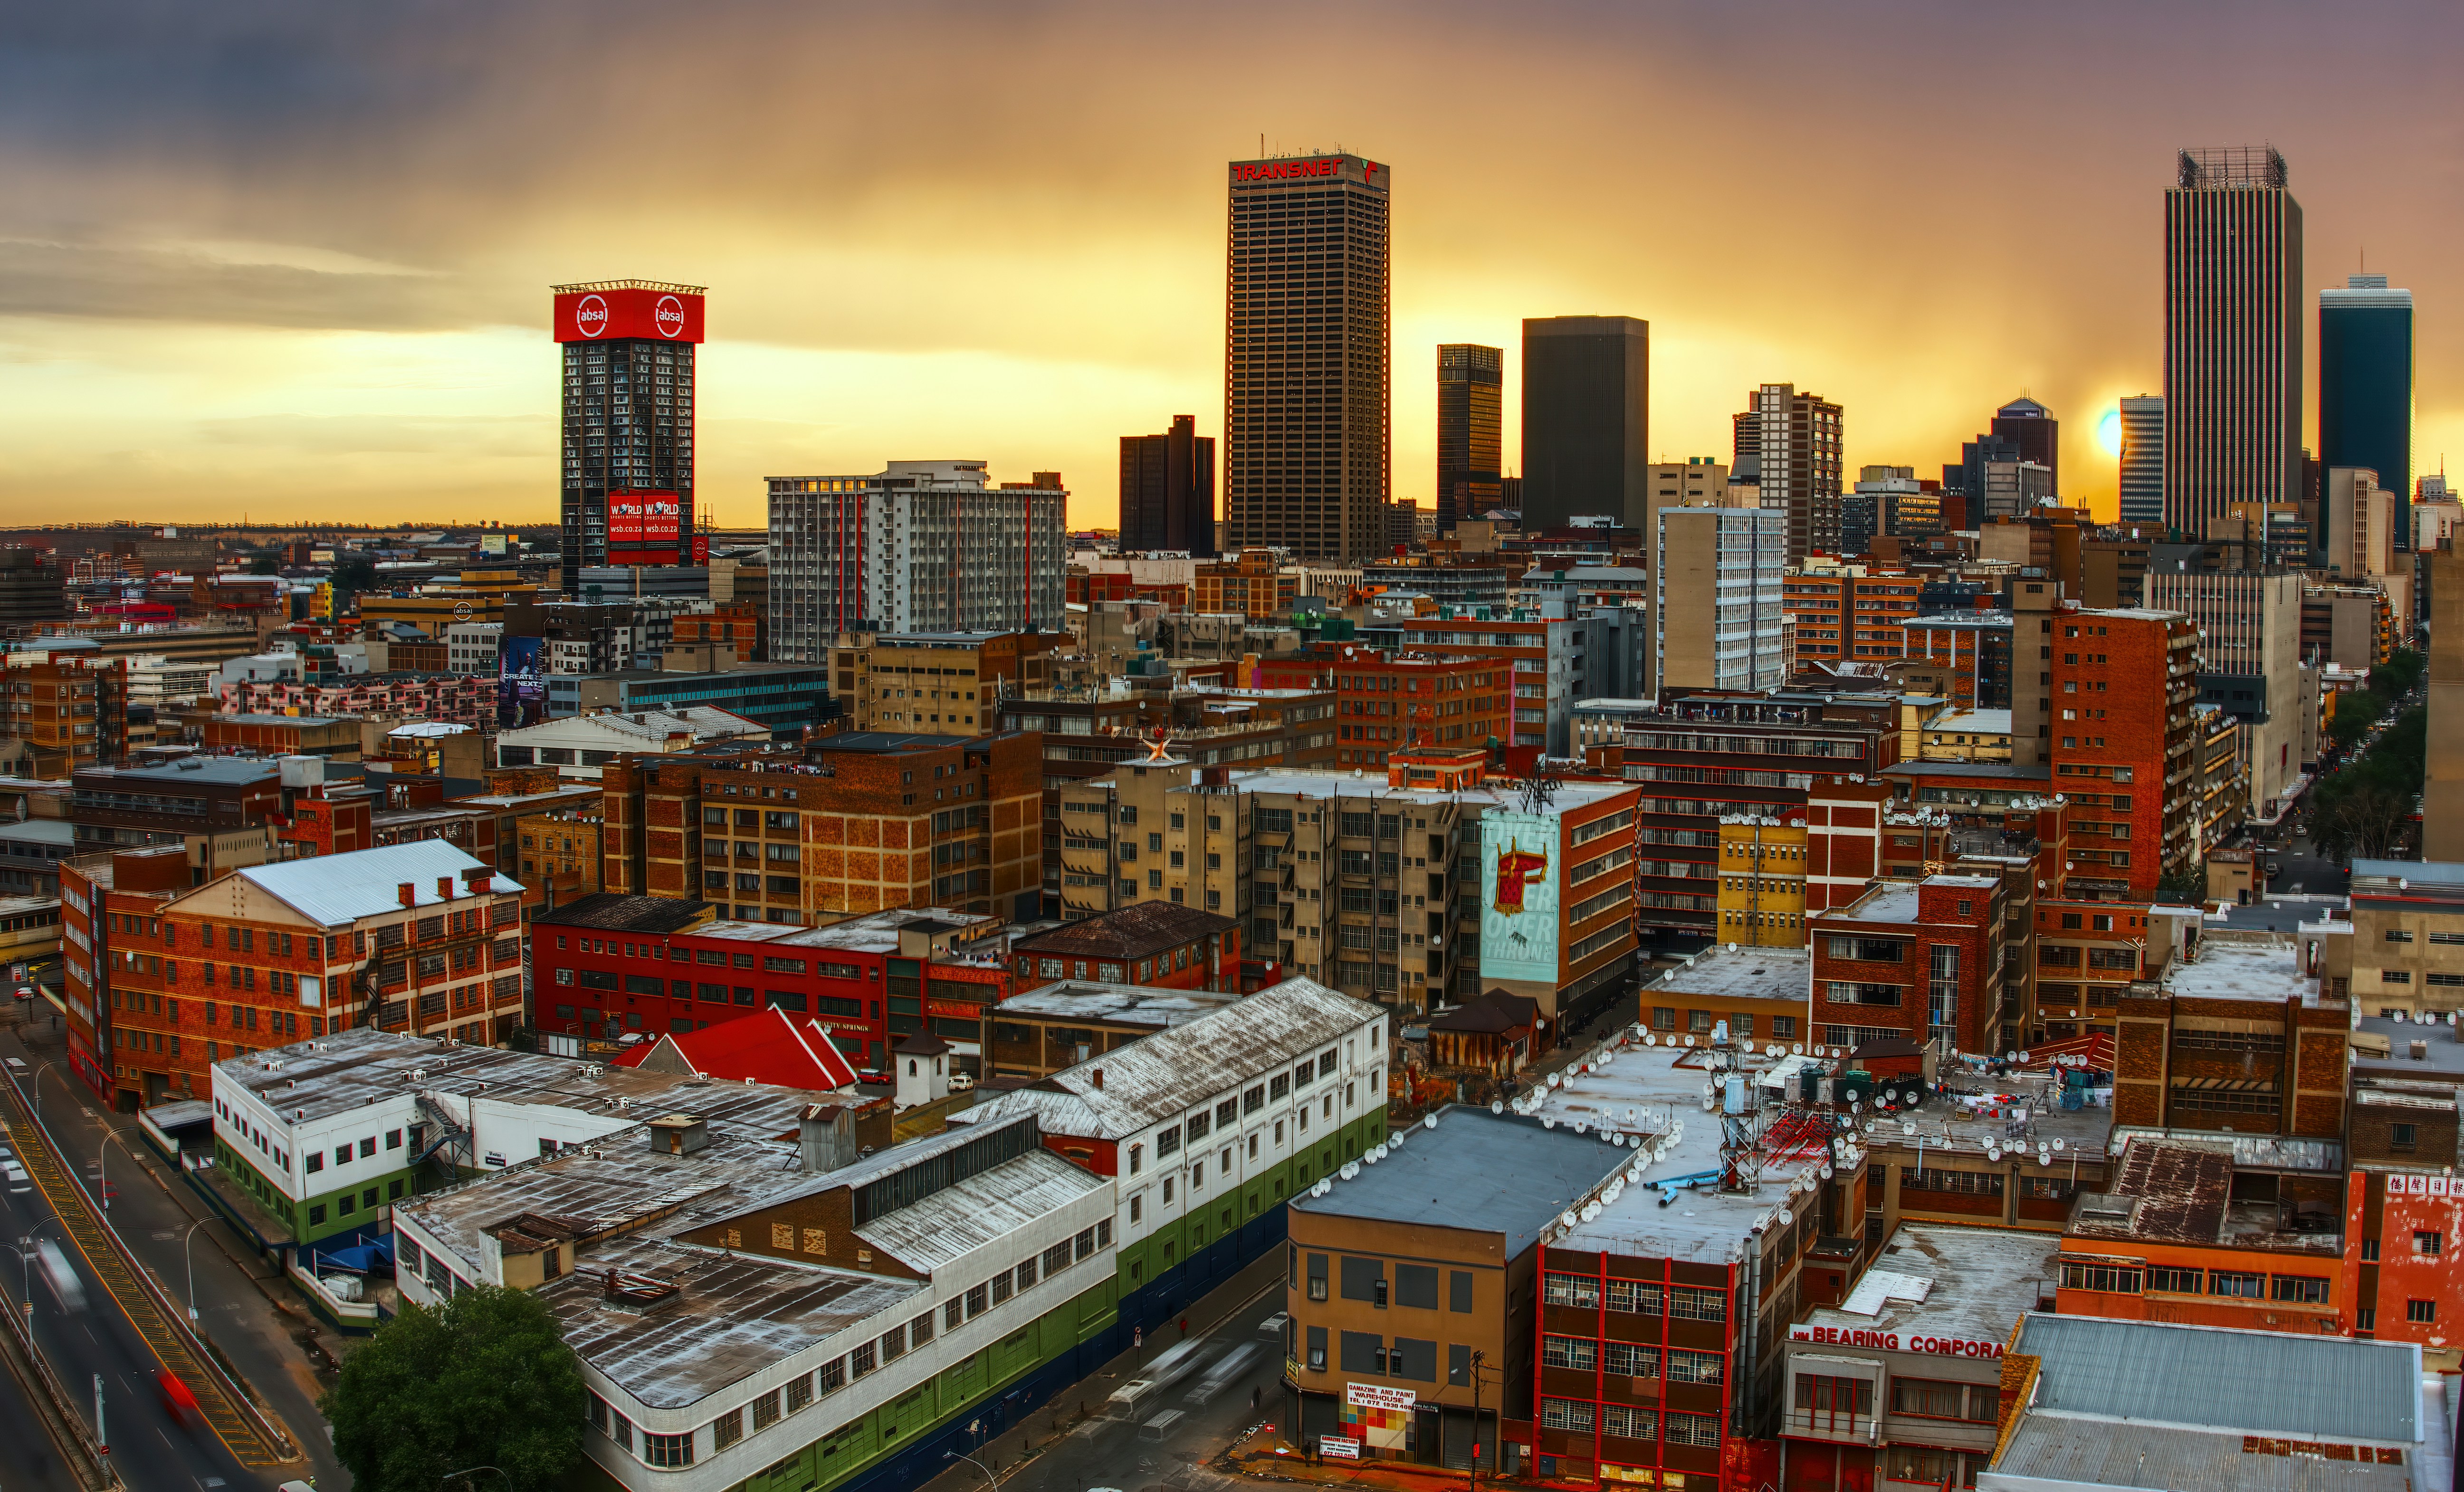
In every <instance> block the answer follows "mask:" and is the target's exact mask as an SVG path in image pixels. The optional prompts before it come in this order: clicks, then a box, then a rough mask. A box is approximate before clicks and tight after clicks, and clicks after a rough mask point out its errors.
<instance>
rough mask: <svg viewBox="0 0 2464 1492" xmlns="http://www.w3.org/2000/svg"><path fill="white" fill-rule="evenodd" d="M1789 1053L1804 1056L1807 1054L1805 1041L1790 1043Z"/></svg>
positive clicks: (1792, 1055) (1793, 1055) (1794, 1055)
mask: <svg viewBox="0 0 2464 1492" xmlns="http://www.w3.org/2000/svg"><path fill="white" fill-rule="evenodd" d="M1788 1054H1789V1055H1790V1056H1791V1057H1802V1056H1804V1055H1805V1043H1804V1042H1790V1043H1789V1045H1788Z"/></svg>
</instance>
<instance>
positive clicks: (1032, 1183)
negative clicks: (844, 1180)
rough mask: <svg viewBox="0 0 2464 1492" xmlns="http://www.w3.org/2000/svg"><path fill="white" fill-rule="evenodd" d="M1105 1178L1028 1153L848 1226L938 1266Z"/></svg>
mask: <svg viewBox="0 0 2464 1492" xmlns="http://www.w3.org/2000/svg"><path fill="white" fill-rule="evenodd" d="M1108 1184H1109V1183H1108V1182H1106V1181H1105V1180H1104V1178H1103V1177H1101V1176H1097V1175H1094V1174H1089V1173H1088V1172H1084V1171H1081V1170H1079V1169H1078V1168H1077V1167H1075V1166H1073V1165H1071V1164H1069V1162H1067V1161H1066V1160H1063V1159H1062V1158H1061V1157H1060V1156H1058V1155H1055V1154H1054V1153H1052V1152H1050V1151H1046V1150H1037V1151H1029V1152H1026V1153H1025V1154H1023V1155H1021V1156H1019V1157H1018V1158H1017V1159H1015V1160H1008V1161H1003V1162H1002V1163H1001V1164H1000V1165H998V1166H995V1167H994V1168H993V1169H992V1170H990V1171H986V1172H983V1173H981V1174H978V1175H973V1176H969V1177H968V1178H967V1179H966V1180H964V1181H959V1182H957V1183H955V1184H953V1185H951V1186H947V1187H944V1188H942V1189H941V1190H940V1191H938V1192H935V1193H934V1194H933V1195H932V1196H928V1197H926V1198H924V1199H923V1200H922V1201H920V1202H913V1203H911V1204H909V1205H908V1206H905V1207H901V1208H899V1209H898V1210H897V1211H895V1212H892V1213H890V1214H888V1215H886V1216H884V1217H880V1218H874V1219H873V1220H872V1221H870V1222H868V1223H866V1224H865V1225H864V1226H863V1227H861V1228H858V1229H856V1230H855V1231H856V1236H857V1237H858V1238H861V1239H863V1240H865V1241H866V1242H868V1243H870V1244H871V1245H872V1246H873V1247H875V1248H878V1249H882V1250H884V1251H886V1252H887V1253H889V1254H890V1255H891V1256H892V1257H893V1258H895V1259H897V1260H898V1261H899V1262H902V1263H905V1264H908V1265H910V1266H912V1267H913V1268H916V1269H938V1268H940V1267H941V1266H942V1265H943V1264H946V1263H949V1262H951V1261H953V1260H956V1259H958V1258H960V1257H961V1256H963V1255H966V1254H970V1253H973V1252H974V1251H975V1250H977V1249H979V1248H981V1247H983V1246H984V1245H985V1244H987V1243H990V1242H993V1241H994V1240H998V1239H1001V1238H1005V1237H1007V1236H1008V1235H1009V1234H1011V1233H1014V1232H1016V1231H1018V1230H1019V1229H1021V1228H1023V1227H1025V1226H1026V1225H1028V1224H1029V1223H1031V1222H1034V1221H1035V1220H1036V1219H1037V1218H1042V1217H1044V1216H1045V1214H1047V1213H1050V1212H1052V1211H1054V1210H1056V1209H1058V1208H1060V1207H1064V1206H1066V1205H1067V1204H1068V1203H1070V1202H1073V1201H1076V1200H1077V1199H1078V1198H1079V1197H1081V1196H1086V1195H1087V1194H1088V1193H1089V1192H1092V1191H1096V1190H1098V1189H1100V1188H1102V1187H1104V1186H1106V1185H1108ZM1010 1262H1011V1263H1016V1262H1017V1261H1016V1260H1012V1261H1010Z"/></svg>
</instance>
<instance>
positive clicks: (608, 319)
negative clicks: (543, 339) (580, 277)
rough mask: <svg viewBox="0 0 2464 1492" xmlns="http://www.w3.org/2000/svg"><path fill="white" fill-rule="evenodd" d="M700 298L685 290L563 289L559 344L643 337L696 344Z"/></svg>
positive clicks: (559, 304) (558, 312)
mask: <svg viewBox="0 0 2464 1492" xmlns="http://www.w3.org/2000/svg"><path fill="white" fill-rule="evenodd" d="M701 301H702V297H701V296H699V295H697V294H695V293H693V292H691V291H683V290H656V289H650V290H641V289H631V290H565V291H559V292H558V293H557V296H556V340H558V341H561V342H576V341H607V340H613V339H616V338H624V337H642V338H648V339H649V340H653V341H687V342H697V341H699V340H702V338H701Z"/></svg>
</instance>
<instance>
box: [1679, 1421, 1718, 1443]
mask: <svg viewBox="0 0 2464 1492" xmlns="http://www.w3.org/2000/svg"><path fill="white" fill-rule="evenodd" d="M1668 1443H1669V1444H1671V1445H1710V1446H1716V1445H1718V1444H1719V1443H1720V1416H1719V1415H1669V1416H1668Z"/></svg>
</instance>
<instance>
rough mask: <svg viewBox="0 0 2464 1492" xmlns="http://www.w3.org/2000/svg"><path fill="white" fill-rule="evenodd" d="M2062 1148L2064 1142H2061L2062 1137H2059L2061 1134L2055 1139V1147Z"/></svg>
mask: <svg viewBox="0 0 2464 1492" xmlns="http://www.w3.org/2000/svg"><path fill="white" fill-rule="evenodd" d="M2061 1148H2062V1142H2061V1139H2060V1137H2059V1136H2057V1137H2056V1138H2055V1140H2054V1149H2056V1150H2060V1149H2061Z"/></svg>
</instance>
